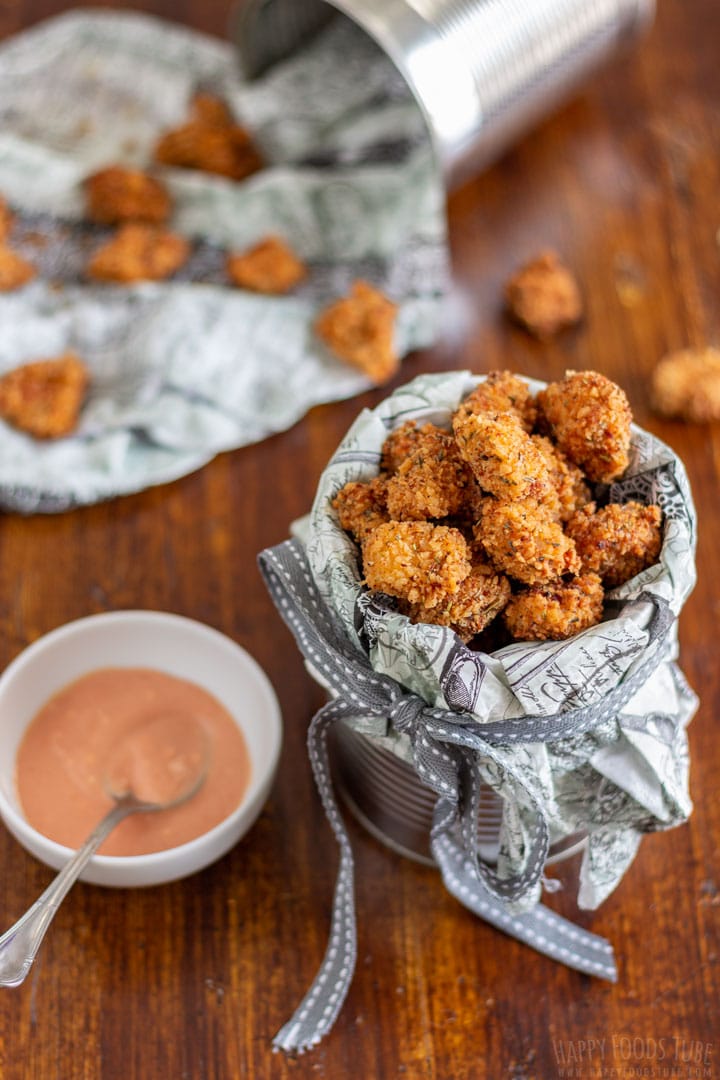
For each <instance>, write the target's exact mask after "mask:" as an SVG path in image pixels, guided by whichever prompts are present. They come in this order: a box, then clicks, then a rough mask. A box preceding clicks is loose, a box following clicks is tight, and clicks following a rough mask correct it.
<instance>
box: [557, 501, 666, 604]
mask: <svg viewBox="0 0 720 1080" xmlns="http://www.w3.org/2000/svg"><path fill="white" fill-rule="evenodd" d="M661 521H662V512H661V510H660V507H659V506H654V505H651V506H645V505H643V504H642V503H638V502H627V503H609V504H608V505H607V506H604V507H603V508H602V510H597V511H596V509H595V503H589V504H588V505H587V506H585V507H583V509H582V510H580V511H578V513H577V514H575V515H574V517H572V518H571V519H570V521H569V522H568V524H567V529H566V532H567V535H568V536H569V537H571V538H572V539H573V540H574V542H575V547H576V549H577V553H578V555H579V556H580V559H581V560H582V567H583V571H592V572H594V573H596V574H599V575H600V577H601V578H602V580H603V584H604V585H605V586H606V587H607V588H615V587H616V586H617V585H622V584H623V583H624V582H626V581H629V580H630V578H632V577H635V575H636V574H639V573H640V571H641V570H645V569H646V567H648V566H652V565H653V563H656V562H657V560H658V556H659V554H660V548H661V546H662V534H661V531H660V523H661Z"/></svg>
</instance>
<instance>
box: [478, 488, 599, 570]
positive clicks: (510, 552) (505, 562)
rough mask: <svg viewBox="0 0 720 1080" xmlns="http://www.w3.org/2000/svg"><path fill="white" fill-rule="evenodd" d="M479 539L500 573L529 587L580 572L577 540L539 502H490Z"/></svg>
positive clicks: (485, 512) (523, 500)
mask: <svg viewBox="0 0 720 1080" xmlns="http://www.w3.org/2000/svg"><path fill="white" fill-rule="evenodd" d="M475 538H476V540H478V541H479V542H480V543H481V544H482V546H483V548H484V549H485V551H486V553H487V555H488V558H489V559H490V561H491V563H492V564H493V566H494V567H495V568H496V569H497V570H500V571H502V572H503V573H504V574H508V575H509V576H510V577H513V578H515V579H516V580H517V581H522V582H525V584H527V585H539V584H544V583H546V582H548V581H552V580H554V579H555V578H559V577H562V575H563V574H577V573H579V571H580V558H579V556H578V554H577V552H576V551H575V544H574V542H573V540H571V539H570V537H568V536H566V535H565V534H564V532H563V531H562V526H561V525H560V523H559V522H558V521H556V520H555V519H554V518H553V516H552V514H551V513H550V511H549V510H548V508H547V507H546V506H542V505H540V504H539V503H538V502H537V501H536V500H535V499H520V500H517V501H515V502H503V501H500V500H499V499H495V500H488V502H487V503H485V504H484V506H483V513H482V517H481V518H480V521H479V522H478V524H477V525H476V527H475Z"/></svg>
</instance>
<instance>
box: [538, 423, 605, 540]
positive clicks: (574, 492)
mask: <svg viewBox="0 0 720 1080" xmlns="http://www.w3.org/2000/svg"><path fill="white" fill-rule="evenodd" d="M531 437H532V441H533V442H534V443H535V445H536V446H537V448H538V450H539V451H540V453H541V454H542V455H543V457H544V458H545V463H546V465H547V467H548V472H549V473H550V482H551V484H552V486H553V489H554V492H555V495H556V496H557V500H556V499H555V498H551V499H549V500H547V504H548V506H550V507H554V508H555V509H556V513H557V516H558V519H559V520H560V521H563V522H565V521H569V520H570V518H571V517H572V516H573V514H574V513H575V512H576V510H579V509H580V507H581V506H584V505H585V503H587V502H589V501H590V497H591V496H590V488H589V487H588V485H587V484H586V483H585V477H584V474H583V472H582V469H579V468H578V467H577V465H573V463H572V462H571V461H568V459H567V458H566V457H565V455H564V454H563V452H562V450H559V449H558V448H557V446H555V445H554V444H553V443H552V442H551V441H550V439H547V438H545V436H544V435H533V436H531Z"/></svg>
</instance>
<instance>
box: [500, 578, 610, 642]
mask: <svg viewBox="0 0 720 1080" xmlns="http://www.w3.org/2000/svg"><path fill="white" fill-rule="evenodd" d="M602 612H603V587H602V582H601V581H600V578H599V577H598V575H597V574H583V575H582V576H581V577H576V578H574V580H572V581H569V582H563V581H554V582H551V583H549V584H547V585H536V586H534V587H533V588H531V589H524V590H523V591H522V592H519V593H517V595H515V596H513V598H512V600H511V601H510V603H509V604H508V605H507V607H506V608H505V611H504V612H503V619H504V621H505V625H506V626H507V628H508V630H509V631H510V633H511V634H512V636H513V637H514V638H516V639H517V640H518V641H562V640H564V639H565V638H569V637H572V636H573V635H574V634H579V633H580V632H581V631H582V630H587V629H588V628H589V627H590V626H594V625H595V624H596V623H599V622H600V620H601V619H602Z"/></svg>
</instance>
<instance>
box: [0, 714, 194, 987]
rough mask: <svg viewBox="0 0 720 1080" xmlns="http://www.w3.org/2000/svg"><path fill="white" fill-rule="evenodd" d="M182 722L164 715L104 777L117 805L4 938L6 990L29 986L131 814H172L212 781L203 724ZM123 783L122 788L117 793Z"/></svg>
mask: <svg viewBox="0 0 720 1080" xmlns="http://www.w3.org/2000/svg"><path fill="white" fill-rule="evenodd" d="M182 719H183V725H182V729H181V731H179V728H178V717H177V716H170V715H167V714H164V713H161V714H158V716H156V717H154V718H152V719H151V720H150V721H149V722H148V723H144V724H142V723H141V724H138V725H137V726H136V727H135V728H134V729H133V730H132V731H131V732H130V733H129V734H128V735H126V736H125V737H124V739H123V740H121V743H120V744H119V746H118V755H117V757H116V758H115V759H114V760H113V761H112V762H111V764H110V769H109V770H108V771H107V772H106V773H105V777H104V787H105V789H106V791H108V792H111V793H112V794H111V798H112V799H113V802H114V805H113V806H112V808H111V809H110V810H108V812H107V814H106V815H105V817H104V818H102V820H101V821H99V822H98V824H97V825H96V826H95V828H94V829H93V831H92V832H91V833H90V835H89V836H88V838H87V840H86V841H85V843H84V844H82V846H81V847H79V848H78V850H77V851H76V852H75V854H74V855H73V857H72V858H71V859H70V861H69V862H68V863H67V865H66V866H64V867H63V869H62V870H61V871H60V873H59V874H58V875H57V877H56V878H55V879H54V880H53V881H51V883H50V884H49V885H48V887H47V889H45V892H44V893H42V895H41V896H39V897H38V899H37V900H36V901H35V903H34V904H33V905H32V907H30V908H28V910H27V911H26V912H25V914H24V915H22V916H21V918H19V919H18V921H17V922H16V923H15V924H14V926H11V927H10V929H9V930H7V931H6V932H5V933H4V934H3V935H2V936H1V937H0V986H19V985H20V984H21V983H22V982H24V981H25V979H26V977H27V975H28V972H29V971H30V968H31V967H32V963H33V960H34V959H35V957H36V956H37V952H38V949H39V948H40V945H41V944H42V941H43V939H44V937H45V934H46V933H47V931H48V929H49V927H50V923H51V922H52V920H53V918H54V917H55V914H56V912H57V910H58V908H59V907H60V904H61V903H62V901H63V900H64V899H65V897H66V896H67V894H68V892H69V891H70V889H71V888H72V886H73V885H74V884H75V882H76V881H77V879H78V878H79V877H80V874H81V873H82V871H83V869H84V867H85V866H86V865H87V864H88V862H89V861H90V859H91V858H92V857H93V855H94V854H95V852H96V851H97V849H98V848H99V847H100V845H101V844H102V842H103V841H104V840H105V839H107V837H108V836H109V835H110V833H111V832H112V830H113V829H114V828H115V827H116V826H117V825H119V824H120V822H121V821H124V820H125V818H127V817H129V816H130V815H131V814H147V813H156V812H158V811H160V810H170V809H171V808H172V807H174V806H179V805H180V804H181V803H184V802H187V801H188V800H189V799H191V798H193V796H194V795H197V793H198V791H199V790H200V788H201V787H202V785H203V784H204V783H205V780H206V778H207V771H208V764H209V754H208V751H207V739H206V738H205V739H203V737H204V732H203V729H202V726H201V725H200V723H199V722H198V721H197V720H192V719H189V718H185V717H183V718H182ZM183 733H184V735H185V738H184V739H183V737H182V735H183ZM153 754H154V755H155V758H154V760H152V755H153ZM134 777H138V778H139V782H140V787H139V790H137V789H136V788H135V787H134ZM117 784H119V785H120V787H119V789H118V788H117V787H116V788H115V789H114V790H113V785H117Z"/></svg>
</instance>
